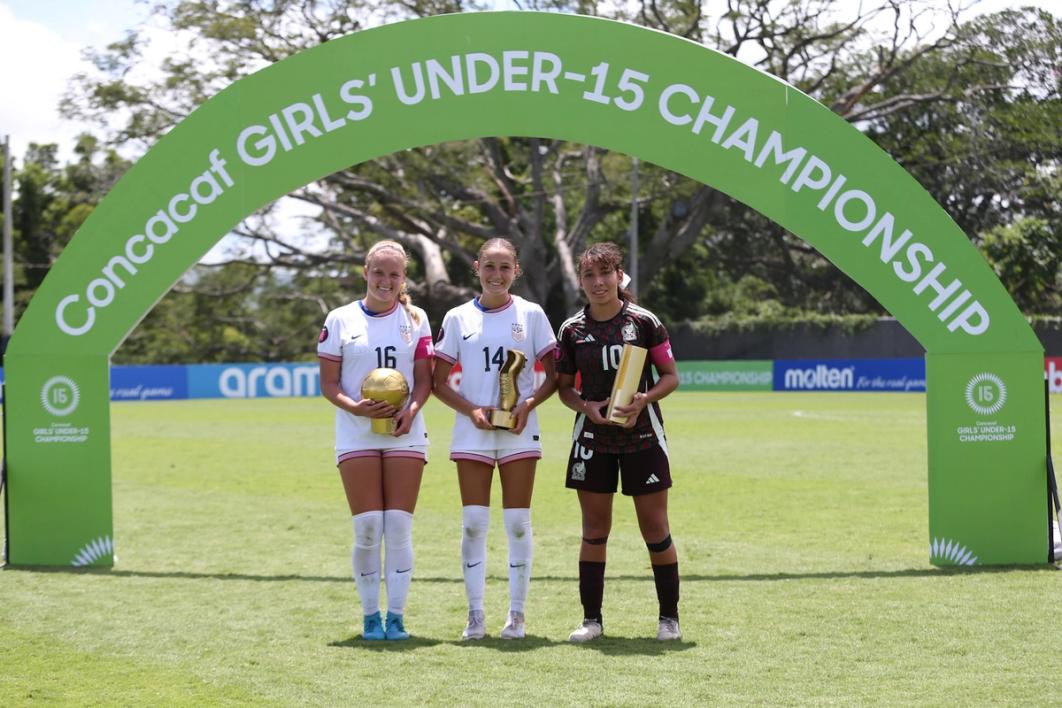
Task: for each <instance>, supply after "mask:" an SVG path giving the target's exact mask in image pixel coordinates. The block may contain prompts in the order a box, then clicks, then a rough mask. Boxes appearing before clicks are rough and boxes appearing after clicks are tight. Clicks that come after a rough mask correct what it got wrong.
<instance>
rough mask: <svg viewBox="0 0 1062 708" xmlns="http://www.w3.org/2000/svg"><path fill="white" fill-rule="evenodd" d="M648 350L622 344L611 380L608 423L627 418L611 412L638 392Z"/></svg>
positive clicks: (622, 422)
mask: <svg viewBox="0 0 1062 708" xmlns="http://www.w3.org/2000/svg"><path fill="white" fill-rule="evenodd" d="M648 353H649V350H648V349H646V348H645V347H636V346H634V345H633V344H624V345H623V354H622V355H621V356H620V365H619V370H617V371H616V380H615V381H613V382H612V397H611V400H609V402H608V412H607V413H606V414H605V418H607V419H608V421H609V422H610V423H617V424H619V425H623V424H624V423H626V422H627V419H626V418H624V417H623V416H621V415H617V414H616V413H614V412H613V410H614V409H615V408H616V406H627V405H630V402H631V401H633V400H634V394H635V393H637V392H638V382H639V381H641V378H642V369H643V368H645V355H646V354H648Z"/></svg>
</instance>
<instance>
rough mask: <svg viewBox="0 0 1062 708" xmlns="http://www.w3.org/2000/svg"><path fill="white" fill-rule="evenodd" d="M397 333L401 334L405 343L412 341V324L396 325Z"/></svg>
mask: <svg viewBox="0 0 1062 708" xmlns="http://www.w3.org/2000/svg"><path fill="white" fill-rule="evenodd" d="M398 333H399V334H401V335H402V341H403V342H405V343H406V344H409V343H410V342H412V341H413V325H398Z"/></svg>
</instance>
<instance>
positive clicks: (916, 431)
mask: <svg viewBox="0 0 1062 708" xmlns="http://www.w3.org/2000/svg"><path fill="white" fill-rule="evenodd" d="M1053 399H1054V400H1053V402H1052V403H1053V408H1054V409H1055V411H1059V410H1062V407H1060V405H1059V404H1062V397H1058V396H1055V397H1053ZM664 411H665V413H664V414H665V418H666V422H667V426H668V430H669V439H670V441H671V448H672V470H673V474H674V476H675V479H676V486H675V488H674V489H673V490H672V494H671V521H672V530H673V534H674V537H675V540H676V544H677V546H678V549H679V555H680V569H681V572H682V575H683V585H682V604H681V612H682V629H683V632H684V634H685V640H684V641H683V642H681V643H672V644H661V643H658V642H657V641H655V639H653V638H652V637H654V636H655V630H656V617H655V613H656V601H655V594H654V590H653V583H652V579H651V577H652V576H651V573H650V571H649V567H648V560H647V556H646V552H645V547H644V545H643V544H642V542H641V540H640V537H639V535H638V531H637V527H636V524H635V521H634V514H633V509H632V507H631V505H630V502H629V500H627V499H626V498H617V500H616V501H617V503H616V524H615V528H614V530H613V533H612V536H611V540H610V544H609V546H610V549H609V552H610V559H609V565H608V572H607V584H606V590H605V608H604V612H605V621H606V632H607V635H606V638H605V639H603V640H601V641H598V642H595V643H592V644H590V645H586V646H573V645H569V644H568V643H567V642H566V638H567V634H568V632H569V631H570V630H571V629H572V628H573V627H574V626H575V624H576V623H577V622H578V621H579V619H580V618H581V610H580V608H579V605H578V589H577V563H576V553H577V548H578V541H579V536H580V533H579V517H578V508H577V503H576V500H575V497H574V496H573V495H572V494H571V493H570V492H567V491H566V490H564V489H563V471H562V468H563V460H564V456H565V453H566V451H567V446H568V443H567V441H568V439H569V438H568V436H569V430H570V423H571V416H570V415H569V414H568V413H567V412H565V411H562V409H561V406H560V404H559V403H557V402H556V400H554V401H551V402H550V403H549V404H547V407H546V408H545V410H544V412H543V413H542V416H541V418H542V420H543V428H544V431H543V432H544V440H545V449H546V453H545V458H544V459H543V461H542V462H541V463H540V465H539V473H538V480H537V486H536V493H535V502H534V509H533V520H534V531H535V542H536V557H535V570H534V580H533V583H532V586H531V599H530V601H529V605H528V609H527V615H528V631H529V634H530V635H531V636H529V638H528V639H527V640H525V641H523V642H504V641H502V640H498V639H487V640H484V641H483V642H480V643H474V644H462V643H461V642H459V641H457V637H458V635H459V634H460V631H461V629H462V628H463V626H464V618H465V602H464V588H463V584H462V581H461V572H460V567H459V544H460V520H461V507H460V500H459V497H458V493H457V485H456V479H455V475H454V472H453V466H452V463H450V462H448V461H447V449H448V443H449V428H450V424H451V421H452V414H450V413H449V412H448V411H447V410H445V409H444V408H443V406H442V405H441V404H439V403H438V402H432V403H431V404H429V406H428V408H427V410H426V416H427V419H428V425H429V430H430V431H431V434H432V441H433V444H432V448H431V462H430V463H429V465H428V467H427V468H426V474H425V478H424V485H423V488H422V492H421V500H420V505H419V507H418V509H417V514H416V525H415V528H414V537H415V547H416V552H417V567H416V570H415V571H414V572H415V577H414V579H413V585H412V590H411V593H410V602H409V607H408V609H407V627H408V628H409V629H410V631H412V632H413V633H414V635H415V638H414V639H412V640H411V641H409V642H405V643H401V642H399V643H365V642H362V641H361V640H360V639H359V638H358V630H359V629H360V607H359V605H358V603H357V599H356V593H355V590H354V585H353V582H352V581H351V580H350V543H351V529H350V520H349V515H348V512H347V510H346V506H345V501H344V498H343V494H342V491H341V487H340V484H339V479H338V475H337V473H336V471H335V468H334V466H333V462H332V459H333V458H332V451H331V447H332V422H331V421H332V413H331V411H330V409H329V407H328V404H327V403H326V402H324V401H323V400H314V399H286V400H278V399H273V400H252V401H185V402H174V403H126V404H115V405H114V406H113V414H112V415H113V438H114V443H113V450H114V451H113V458H114V504H115V510H114V518H115V532H116V537H117V538H116V545H117V553H118V558H119V561H118V563H117V565H116V567H115V568H114V569H113V570H111V571H94V572H93V571H89V572H74V571H36V570H6V571H4V572H3V573H0V661H2V662H3V669H2V670H0V703H3V704H6V705H21V704H27V703H36V702H48V703H51V702H59V703H71V704H84V705H90V704H97V703H103V704H115V703H118V704H128V705H137V704H195V705H200V704H231V703H250V702H254V703H256V704H274V703H275V704H295V703H312V704H329V705H339V704H353V703H364V704H378V703H386V704H390V703H410V702H432V703H450V704H496V703H500V704H522V705H530V704H541V705H551V704H570V703H580V704H589V705H644V704H649V703H657V704H693V703H845V704H847V703H873V704H927V703H928V704H963V705H970V704H972V705H985V704H1023V705H1043V704H1050V703H1057V702H1058V688H1057V685H1058V679H1059V677H1060V676H1062V652H1060V651H1059V648H1058V643H1057V641H1056V640H1055V639H1056V637H1057V636H1058V632H1059V619H1058V609H1059V598H1060V597H1062V574H1059V572H1058V571H1056V570H1054V569H1053V568H1049V567H1047V566H1044V567H1040V568H1027V569H1003V570H1001V569H983V570H973V571H966V572H960V571H942V570H938V569H934V568H933V567H931V566H930V565H929V563H928V559H927V558H928V550H927V546H928V539H927V535H928V531H927V510H926V443H925V437H926V435H925V401H924V398H923V397H922V396H920V395H916V394H866V395H863V394H822V393H817V394H772V393H764V394H699V393H677V394H675V395H674V396H672V397H671V398H669V399H668V400H667V401H666V402H665V407H664ZM1060 417H1062V413H1056V421H1055V424H1054V426H1053V440H1054V441H1055V446H1054V447H1055V451H1054V456H1055V459H1056V460H1060V459H1062V454H1060V452H1062V445H1060V444H1059V440H1062V425H1060V423H1059V421H1058V418H1060ZM499 493H500V492H499V491H498V488H497V485H496V488H495V508H493V510H492V511H493V519H492V529H491V539H490V556H489V560H488V564H489V566H490V569H489V577H488V587H487V593H488V594H487V616H488V625H489V627H490V630H491V632H492V633H493V634H494V635H495V636H496V634H497V631H498V629H500V627H501V624H502V621H503V620H504V613H505V610H506V606H507V600H508V592H507V584H506V582H507V581H506V577H507V576H506V568H505V563H506V560H505V558H506V556H505V534H504V531H503V529H502V525H501V523H500V521H501V511H500V497H499V496H498V495H499Z"/></svg>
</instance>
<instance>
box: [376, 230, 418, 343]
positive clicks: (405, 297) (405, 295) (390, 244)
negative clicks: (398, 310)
mask: <svg viewBox="0 0 1062 708" xmlns="http://www.w3.org/2000/svg"><path fill="white" fill-rule="evenodd" d="M380 251H395V252H396V253H397V254H398V255H400V256H402V272H403V274H404V273H405V270H406V266H407V265H408V264H409V256H408V255H407V254H406V249H405V248H403V247H402V244H400V243H399V242H398V241H391V240H390V239H385V240H383V241H377V242H376V243H374V244H373V245H372V248H370V249H369V252H368V253H366V254H365V267H366V268H367V267H368V266H369V263H371V262H372V259H373V258H374V257H375V256H376V255H378V254H379V253H380ZM398 301H399V302H400V303H402V307H404V308H405V310H406V313H407V314H408V315H409V318H410V319H411V320H413V323H414V324H418V325H419V324H420V315H419V314H417V311H416V310H414V309H413V307H412V305H413V301H412V300H411V299H410V297H409V291H408V290H407V289H406V283H405V281H403V282H402V291H401V292H400V293H398Z"/></svg>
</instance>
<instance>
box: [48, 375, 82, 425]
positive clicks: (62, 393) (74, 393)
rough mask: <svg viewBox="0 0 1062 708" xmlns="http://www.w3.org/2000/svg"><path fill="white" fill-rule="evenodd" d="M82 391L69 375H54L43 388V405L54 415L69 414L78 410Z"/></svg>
mask: <svg viewBox="0 0 1062 708" xmlns="http://www.w3.org/2000/svg"><path fill="white" fill-rule="evenodd" d="M79 400H81V391H80V390H79V389H78V387H77V384H76V383H74V380H73V379H71V378H70V377H69V376H53V377H52V378H50V379H48V380H47V381H45V382H44V386H43V387H42V388H41V405H42V406H44V410H46V411H48V412H49V413H51V414H52V415H54V416H59V417H62V416H67V415H70V414H71V413H73V412H74V411H75V410H77V404H78V401H79Z"/></svg>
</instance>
